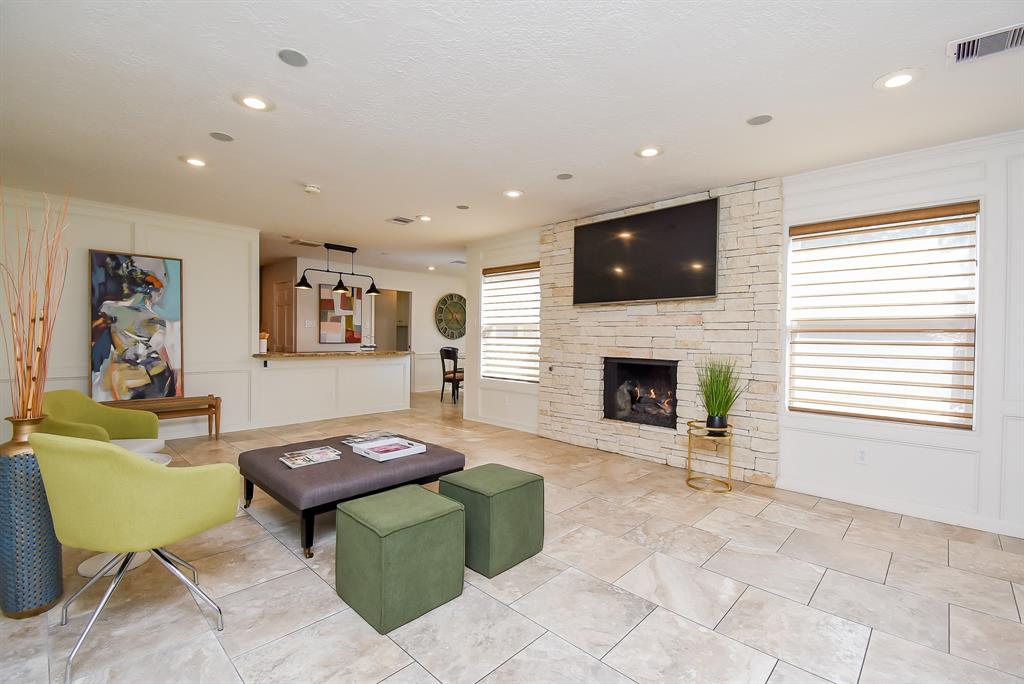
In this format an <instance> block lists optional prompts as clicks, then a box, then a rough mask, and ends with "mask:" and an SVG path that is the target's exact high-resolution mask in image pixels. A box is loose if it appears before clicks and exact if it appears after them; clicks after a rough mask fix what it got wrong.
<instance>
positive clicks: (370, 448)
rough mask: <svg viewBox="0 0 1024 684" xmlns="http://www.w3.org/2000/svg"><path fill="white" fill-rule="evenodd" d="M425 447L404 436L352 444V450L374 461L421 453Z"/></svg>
mask: <svg viewBox="0 0 1024 684" xmlns="http://www.w3.org/2000/svg"><path fill="white" fill-rule="evenodd" d="M426 450H427V447H426V446H425V445H423V444H420V443H419V442H413V441H412V440H408V439H405V438H404V437H382V438H380V439H375V440H370V441H366V442H361V443H359V444H354V445H352V451H354V452H356V453H357V454H359V455H360V456H365V457H366V458H372V459H373V460H374V461H381V462H383V461H390V460H392V459H395V458H402V457H403V456H412V455H413V454H422V453H423V452H424V451H426Z"/></svg>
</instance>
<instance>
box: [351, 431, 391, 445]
mask: <svg viewBox="0 0 1024 684" xmlns="http://www.w3.org/2000/svg"><path fill="white" fill-rule="evenodd" d="M397 436H398V435H396V434H395V433H394V432H388V431H387V430H370V431H369V432H361V433H359V434H358V435H352V436H351V437H346V438H345V439H343V440H341V443H342V444H347V445H348V446H350V447H355V446H357V445H359V444H365V443H366V442H375V441H377V440H378V439H384V438H385V437H397Z"/></svg>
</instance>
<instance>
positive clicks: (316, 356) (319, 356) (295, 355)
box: [252, 350, 412, 360]
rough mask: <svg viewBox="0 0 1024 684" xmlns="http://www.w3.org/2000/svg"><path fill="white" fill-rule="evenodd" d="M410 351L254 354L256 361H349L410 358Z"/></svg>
mask: <svg viewBox="0 0 1024 684" xmlns="http://www.w3.org/2000/svg"><path fill="white" fill-rule="evenodd" d="M410 354H412V352H408V351H362V350H360V351H323V352H267V353H266V354H253V355H252V357H253V358H254V359H264V360H266V359H347V358H350V357H353V356H355V357H359V356H380V357H387V356H409V355H410Z"/></svg>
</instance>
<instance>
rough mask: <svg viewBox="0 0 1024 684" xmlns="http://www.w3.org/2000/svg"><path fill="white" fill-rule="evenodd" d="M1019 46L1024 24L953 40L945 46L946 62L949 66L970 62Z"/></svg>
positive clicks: (1023, 35)
mask: <svg viewBox="0 0 1024 684" xmlns="http://www.w3.org/2000/svg"><path fill="white" fill-rule="evenodd" d="M1021 46H1024V24H1017V25H1016V26H1007V27H1006V28H1001V29H998V30H996V31H989V32H988V33H982V34H981V35H978V36H971V37H970V38H961V39H960V40H954V41H953V42H951V43H950V44H949V45H947V46H946V61H947V63H949V64H960V63H961V62H971V61H973V60H976V59H979V58H981V57H988V56H989V55H994V54H996V53H997V52H1004V51H1006V50H1011V49H1013V48H1019V47H1021Z"/></svg>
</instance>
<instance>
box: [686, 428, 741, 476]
mask: <svg viewBox="0 0 1024 684" xmlns="http://www.w3.org/2000/svg"><path fill="white" fill-rule="evenodd" d="M712 432H714V433H717V434H711V433H712ZM695 437H696V438H697V439H706V440H708V441H710V442H713V443H714V445H715V451H717V450H718V446H719V445H720V444H725V445H726V446H728V447H729V451H728V454H729V460H728V470H727V471H726V472H727V475H726V477H727V478H728V479H725V480H719V479H718V478H717V477H710V476H708V475H694V474H693V472H692V470H691V469H690V460H691V459H692V458H693V439H694V438H695ZM686 484H687V486H688V487H690V488H692V489H699V490H701V491H705V492H711V493H713V494H725V493H726V492H731V491H732V425H728V426H726V427H725V428H724V429H722V428H717V429H714V430H709V429H708V427H707V425H705V424H704V421H703V420H689V421H687V422H686Z"/></svg>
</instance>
